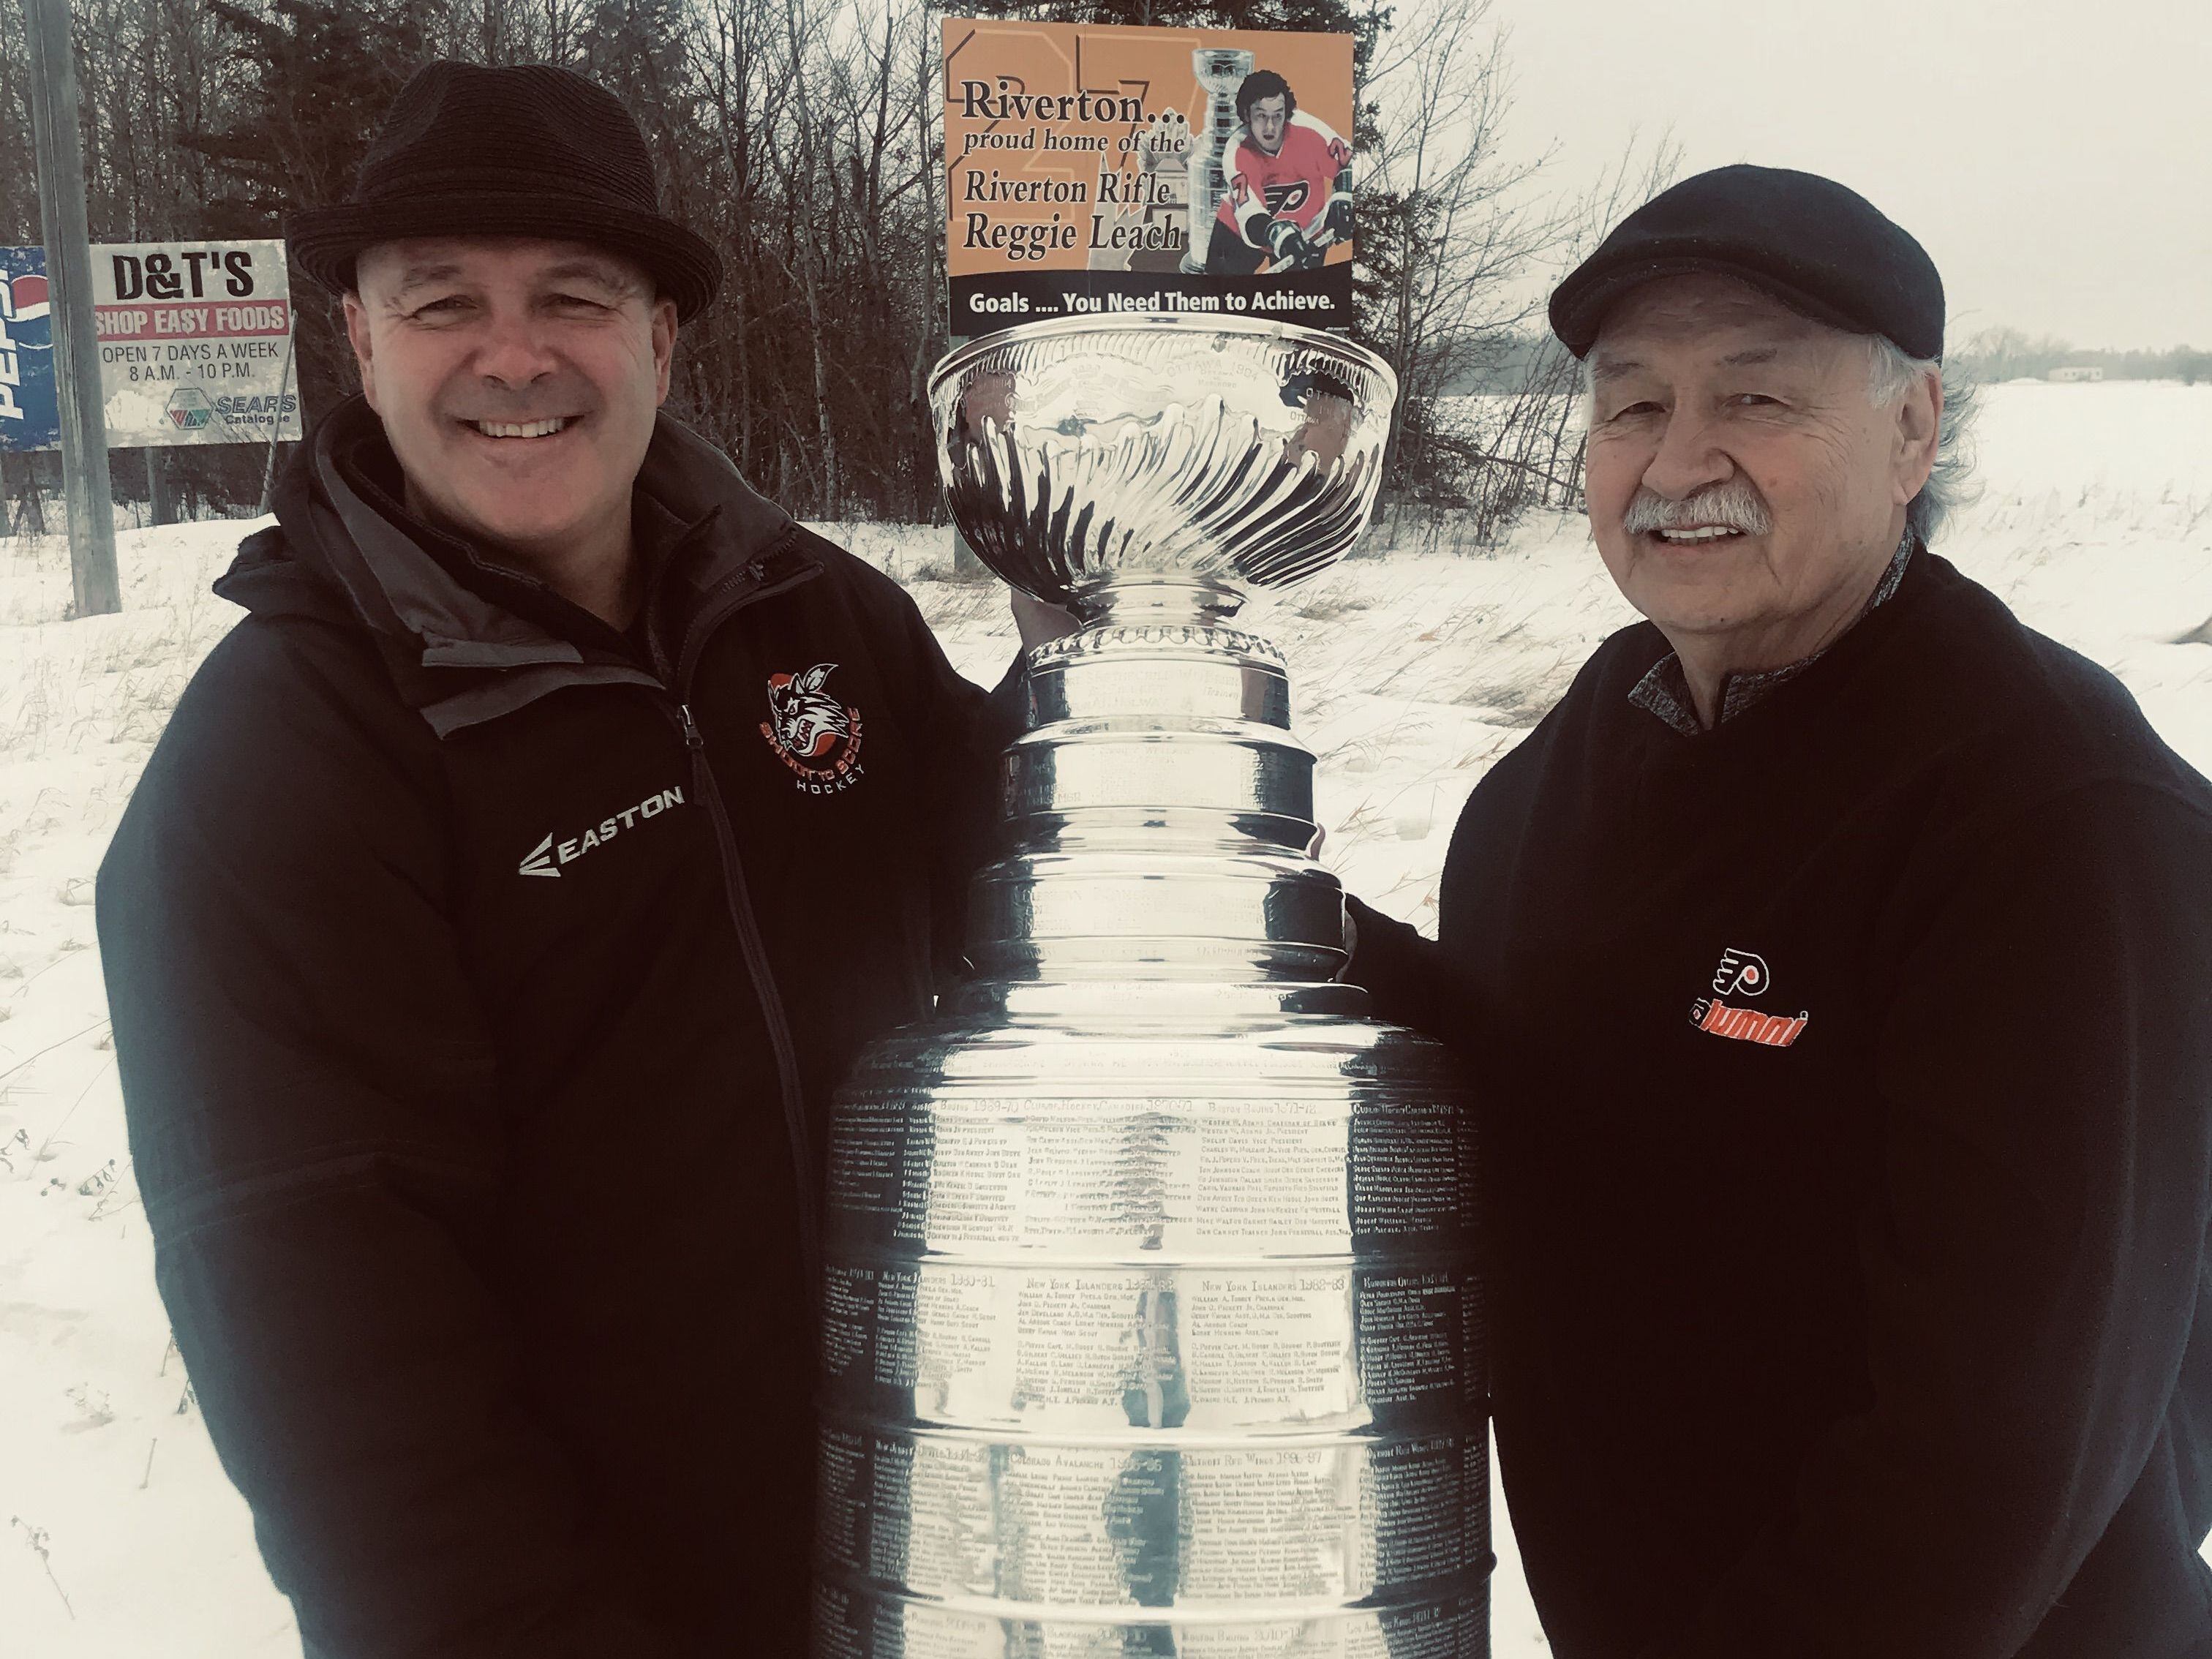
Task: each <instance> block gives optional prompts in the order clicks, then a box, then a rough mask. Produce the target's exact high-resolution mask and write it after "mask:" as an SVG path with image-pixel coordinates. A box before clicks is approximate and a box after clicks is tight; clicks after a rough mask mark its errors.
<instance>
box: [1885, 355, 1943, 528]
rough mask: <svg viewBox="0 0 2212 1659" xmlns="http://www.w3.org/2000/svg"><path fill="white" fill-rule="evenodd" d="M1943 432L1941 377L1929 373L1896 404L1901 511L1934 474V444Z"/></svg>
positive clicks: (1897, 481) (1897, 462)
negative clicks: (1929, 476)
mask: <svg viewBox="0 0 2212 1659" xmlns="http://www.w3.org/2000/svg"><path fill="white" fill-rule="evenodd" d="M1942 428H1943V377H1942V375H1941V374H1937V373H1936V372H1934V371H1933V370H1931V371H1929V373H1928V374H1923V375H1921V376H1920V377H1919V379H1918V380H1915V381H1914V382H1913V384H1912V385H1911V386H1908V387H1906V388H1905V395H1904V396H1903V397H1901V398H1899V399H1898V400H1897V435H1896V437H1897V447H1896V472H1897V478H1896V484H1895V490H1896V496H1895V504H1896V505H1898V506H1899V507H1902V506H1904V505H1905V503H1906V502H1908V501H1911V499H1912V498H1913V497H1914V496H1915V495H1918V494H1919V493H1920V491H1921V489H1922V487H1923V485H1924V484H1926V483H1927V482H1928V475H1929V473H1931V472H1933V471H1935V470H1936V441H1937V439H1938V438H1939V437H1940V436H1941V435H1942Z"/></svg>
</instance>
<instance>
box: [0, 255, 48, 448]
mask: <svg viewBox="0 0 2212 1659" xmlns="http://www.w3.org/2000/svg"><path fill="white" fill-rule="evenodd" d="M61 441H62V417H61V408H60V405H59V404H58V402H57V400H56V398H55V394H54V323H53V307H52V305H51V304H50V303H49V302H48V300H47V295H46V249H44V248H42V247H0V449H58V448H60V447H61Z"/></svg>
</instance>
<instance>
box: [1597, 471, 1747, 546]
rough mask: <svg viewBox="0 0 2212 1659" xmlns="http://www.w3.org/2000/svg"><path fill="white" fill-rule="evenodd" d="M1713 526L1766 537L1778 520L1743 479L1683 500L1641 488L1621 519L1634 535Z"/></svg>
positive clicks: (1705, 490)
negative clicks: (1698, 526)
mask: <svg viewBox="0 0 2212 1659" xmlns="http://www.w3.org/2000/svg"><path fill="white" fill-rule="evenodd" d="M1713 524H1717V525H1726V526H1728V527H1729V529H1730V530H1740V531H1741V532H1743V533H1744V534H1745V535H1747V536H1764V535H1765V533H1766V532H1768V531H1769V530H1771V529H1772V528H1773V526H1774V520H1773V518H1772V516H1771V514H1769V513H1768V512H1767V510H1766V503H1765V501H1761V500H1760V499H1759V492H1758V491H1757V490H1756V489H1753V488H1752V487H1751V486H1750V485H1749V484H1748V483H1745V482H1744V481H1743V480H1742V479H1741V478H1737V479H1732V480H1730V481H1729V483H1724V484H1716V485H1714V486H1713V487H1712V488H1711V489H1701V490H1699V492H1698V493H1697V494H1696V495H1690V496H1686V497H1685V498H1684V499H1682V500H1681V501H1668V499H1667V498H1666V497H1665V496H1664V495H1660V494H1659V493H1658V492H1657V491H1656V490H1655V489H1638V491H1637V492H1636V496H1635V499H1634V500H1632V501H1630V502H1629V503H1628V511H1627V512H1626V513H1623V514H1621V519H1620V527H1621V528H1622V529H1623V530H1626V532H1628V533H1629V534H1630V535H1632V536H1641V535H1644V534H1646V533H1648V532H1651V531H1654V530H1687V529H1689V528H1691V527H1692V526H1697V525H1713Z"/></svg>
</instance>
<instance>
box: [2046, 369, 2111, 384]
mask: <svg viewBox="0 0 2212 1659" xmlns="http://www.w3.org/2000/svg"><path fill="white" fill-rule="evenodd" d="M2104 378H2105V371H2104V370H2103V369H2101V368H2054V369H2052V370H2051V373H2050V374H2048V375H2046V376H2045V379H2047V380H2058V381H2061V382H2071V381H2075V380H2103V379H2104Z"/></svg>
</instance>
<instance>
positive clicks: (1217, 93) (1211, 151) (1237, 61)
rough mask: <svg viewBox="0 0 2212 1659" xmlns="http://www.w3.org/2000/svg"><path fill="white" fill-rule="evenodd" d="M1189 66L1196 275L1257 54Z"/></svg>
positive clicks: (1228, 54)
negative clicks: (1200, 117) (1194, 122)
mask: <svg viewBox="0 0 2212 1659" xmlns="http://www.w3.org/2000/svg"><path fill="white" fill-rule="evenodd" d="M1190 67H1191V72H1192V74H1194V76H1197V78H1198V84H1199V85H1200V86H1201V87H1204V88H1206V120H1205V122H1204V124H1203V125H1200V126H1199V127H1197V128H1195V129H1194V131H1192V133H1191V135H1190V162H1189V166H1190V210H1189V211H1190V218H1189V221H1188V229H1189V232H1190V246H1188V247H1186V248H1185V249H1184V250H1183V251H1182V268H1183V270H1185V271H1187V272H1189V273H1191V274H1193V275H1195V274H1196V273H1197V272H1199V271H1202V270H1205V269H1206V246H1207V244H1208V243H1209V242H1211V241H1212V238H1213V216H1214V214H1215V213H1216V212H1218V210H1219V209H1220V207H1221V193H1222V192H1223V191H1225V190H1227V189H1228V188H1229V176H1228V173H1227V170H1226V164H1227V162H1228V160H1229V146H1230V145H1231V143H1233V142H1234V141H1235V139H1236V137H1237V125H1238V123H1237V88H1239V87H1241V86H1243V84H1244V77H1245V76H1248V75H1249V74H1250V73H1251V72H1252V54H1251V53H1250V52H1246V51H1243V49H1242V48H1240V47H1237V46H1200V47H1198V48H1196V49H1195V50H1194V51H1193V52H1192V53H1191V54H1190ZM1385 372H1386V373H1387V372H1388V371H1387V370H1386V371H1385ZM1001 574H1003V573H1001ZM1006 580H1008V581H1012V580H1014V579H1013V578H1012V576H1008V577H1007V578H1006Z"/></svg>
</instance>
